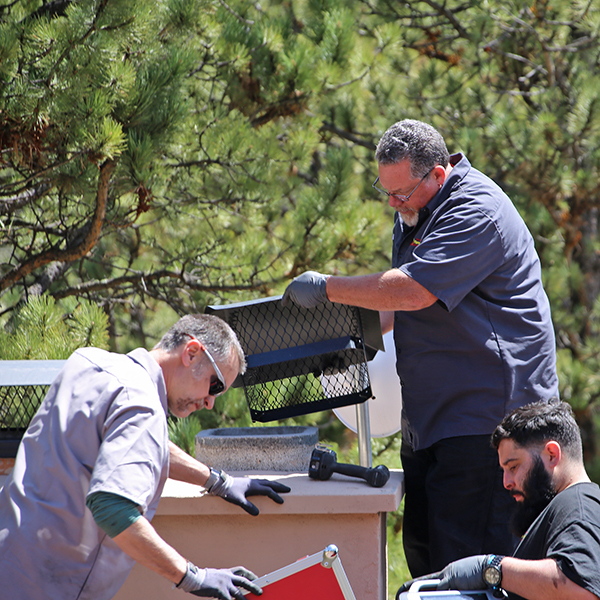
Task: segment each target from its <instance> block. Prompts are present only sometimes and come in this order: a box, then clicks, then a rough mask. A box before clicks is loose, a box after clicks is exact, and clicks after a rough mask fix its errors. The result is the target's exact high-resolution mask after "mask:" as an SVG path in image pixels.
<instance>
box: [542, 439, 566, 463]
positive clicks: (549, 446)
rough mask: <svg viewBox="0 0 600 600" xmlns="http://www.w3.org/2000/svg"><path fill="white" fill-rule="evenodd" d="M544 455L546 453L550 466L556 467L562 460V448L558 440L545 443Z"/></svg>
mask: <svg viewBox="0 0 600 600" xmlns="http://www.w3.org/2000/svg"><path fill="white" fill-rule="evenodd" d="M542 455H545V458H546V461H547V463H548V466H549V467H556V466H557V465H558V464H559V463H560V461H561V460H562V448H561V447H560V444H559V443H558V442H555V441H554V440H550V441H549V442H546V443H545V444H544V449H543V450H542Z"/></svg>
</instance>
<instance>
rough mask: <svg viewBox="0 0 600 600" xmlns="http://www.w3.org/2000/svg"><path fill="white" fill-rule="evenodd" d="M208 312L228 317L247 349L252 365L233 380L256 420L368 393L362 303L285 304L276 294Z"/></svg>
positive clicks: (343, 402) (351, 400) (319, 408)
mask: <svg viewBox="0 0 600 600" xmlns="http://www.w3.org/2000/svg"><path fill="white" fill-rule="evenodd" d="M206 312H208V313H213V314H216V315H217V316H219V317H221V318H223V319H224V320H225V321H227V322H228V323H229V325H230V326H231V328H232V329H233V330H234V331H235V333H236V334H237V336H238V338H239V340H240V343H241V345H242V348H243V349H244V352H245V353H246V357H247V361H248V368H247V370H246V373H245V374H244V375H242V376H240V377H239V378H238V380H240V381H238V380H236V383H235V384H234V385H235V386H240V385H242V386H243V387H244V391H245V394H246V401H247V402H248V407H249V409H250V415H251V417H252V420H253V421H260V422H267V421H275V420H278V419H284V418H287V417H294V416H298V415H304V414H308V413H313V412H318V411H322V410H328V409H331V408H337V407H339V406H347V405H349V404H358V403H360V402H364V401H366V400H368V399H369V398H370V397H371V395H372V394H371V386H370V382H369V372H368V369H367V353H366V349H365V343H364V335H363V323H362V319H361V309H358V308H356V307H353V306H347V305H343V304H334V303H330V302H327V303H325V304H322V305H320V306H318V307H316V308H313V309H304V308H301V307H299V306H296V305H295V304H293V303H290V304H288V306H285V307H284V306H282V304H281V297H279V296H278V297H275V298H268V299H264V300H258V301H254V302H249V303H240V304H232V305H227V306H209V307H207V309H206ZM377 321H378V317H377ZM379 333H380V332H379Z"/></svg>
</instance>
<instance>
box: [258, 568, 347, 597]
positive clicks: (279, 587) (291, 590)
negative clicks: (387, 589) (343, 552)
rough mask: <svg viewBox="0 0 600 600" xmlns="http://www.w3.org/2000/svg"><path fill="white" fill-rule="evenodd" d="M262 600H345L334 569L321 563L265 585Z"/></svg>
mask: <svg viewBox="0 0 600 600" xmlns="http://www.w3.org/2000/svg"><path fill="white" fill-rule="evenodd" d="M248 597H249V598H260V599H261V600H345V599H344V594H343V593H342V590H341V589H340V585H339V583H338V580H337V577H336V576H335V572H334V571H333V569H326V568H325V567H322V566H321V565H320V564H317V565H313V566H312V567H308V568H307V569H303V570H302V571H299V572H298V573H294V574H293V575H289V576H288V577H285V578H284V579H280V580H279V581H274V582H273V583H270V584H269V585H265V586H264V587H263V595H262V596H255V595H254V594H252V593H250V594H248Z"/></svg>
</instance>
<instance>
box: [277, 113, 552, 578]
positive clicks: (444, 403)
mask: <svg viewBox="0 0 600 600" xmlns="http://www.w3.org/2000/svg"><path fill="white" fill-rule="evenodd" d="M375 157H376V160H377V162H378V167H379V177H378V178H377V180H376V181H375V183H374V184H373V186H374V187H375V188H376V189H377V190H378V191H379V192H380V193H381V194H382V195H385V196H386V197H387V200H388V204H389V206H390V207H391V208H393V209H394V211H395V223H394V230H393V255H392V256H393V258H392V268H391V269H390V270H387V271H384V272H382V273H375V274H371V275H363V276H356V277H334V276H327V275H322V274H321V273H317V272H314V271H309V272H307V273H303V274H302V275H300V276H299V277H297V278H296V279H295V280H294V281H293V282H292V283H291V284H290V285H289V286H288V288H287V289H286V291H285V294H284V297H283V302H284V303H287V302H290V301H293V302H295V303H297V304H300V305H302V306H304V307H311V306H316V305H317V304H319V303H321V302H325V301H331V302H340V303H344V304H351V305H355V306H361V307H364V308H369V309H373V310H379V311H380V314H381V322H382V330H383V331H384V332H386V331H389V330H390V329H392V327H393V329H394V340H395V345H396V356H397V364H396V367H397V372H398V375H399V377H400V381H401V384H402V422H403V426H402V449H401V455H402V466H403V469H404V478H405V491H406V496H405V507H404V520H403V523H404V525H403V537H404V548H405V553H406V558H407V562H408V566H409V568H410V571H411V574H412V575H413V576H414V577H417V576H420V575H424V574H427V573H431V572H433V571H437V570H440V569H442V568H443V567H444V566H445V565H446V564H448V563H450V562H453V561H454V560H457V559H459V558H461V557H464V556H470V555H474V554H482V553H488V552H502V553H505V554H510V553H511V551H512V550H513V546H514V543H515V542H516V540H515V539H514V538H513V537H512V536H511V533H510V531H509V528H508V526H507V523H508V521H509V515H510V512H511V510H512V503H511V498H510V495H509V494H508V493H507V492H506V490H504V489H503V487H502V473H501V471H500V469H499V467H498V464H497V459H496V456H495V453H494V451H493V450H492V448H491V447H490V444H489V436H490V434H491V433H492V431H494V428H495V426H496V423H498V422H500V421H501V420H502V418H503V417H504V415H505V414H506V413H507V412H509V411H510V410H513V409H515V408H517V407H518V406H522V405H524V404H527V403H529V402H532V401H536V400H538V399H539V398H548V397H550V396H554V395H557V394H558V379H557V375H556V357H555V340H554V332H553V327H552V322H551V318H550V306H549V302H548V299H547V297H546V294H545V292H544V289H543V287H542V281H541V268H540V262H539V258H538V256H537V254H536V251H535V248H534V243H533V238H532V236H531V234H530V233H529V231H528V230H527V227H526V225H525V223H524V222H523V220H522V218H521V217H520V216H519V213H518V212H517V210H516V208H515V207H514V206H513V204H512V202H511V200H510V199H509V198H508V197H507V196H506V194H505V193H504V192H503V191H502V189H501V188H500V187H499V186H498V185H496V184H495V183H494V182H493V181H492V180H490V179H489V178H488V177H486V176H485V175H484V174H483V173H481V172H479V171H477V170H476V169H474V168H473V167H472V166H471V164H470V163H469V161H468V160H467V158H466V156H464V155H463V154H461V153H458V154H454V155H452V156H450V155H449V153H448V150H447V148H446V144H445V142H444V139H443V138H442V136H441V135H440V134H439V132H437V131H436V130H435V129H434V128H433V127H431V126H430V125H428V124H426V123H423V122H420V121H414V120H404V121H401V122H399V123H396V124H394V125H393V126H392V127H390V128H389V129H388V130H387V131H386V132H385V133H384V135H383V136H382V138H381V140H380V142H379V144H378V146H377V150H376V153H375Z"/></svg>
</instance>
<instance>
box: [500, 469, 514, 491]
mask: <svg viewBox="0 0 600 600" xmlns="http://www.w3.org/2000/svg"><path fill="white" fill-rule="evenodd" d="M502 484H503V485H504V487H505V488H506V489H507V490H509V491H510V490H512V489H513V488H514V487H515V482H514V479H513V478H512V476H511V475H510V473H508V472H506V471H504V474H503V476H502Z"/></svg>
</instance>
